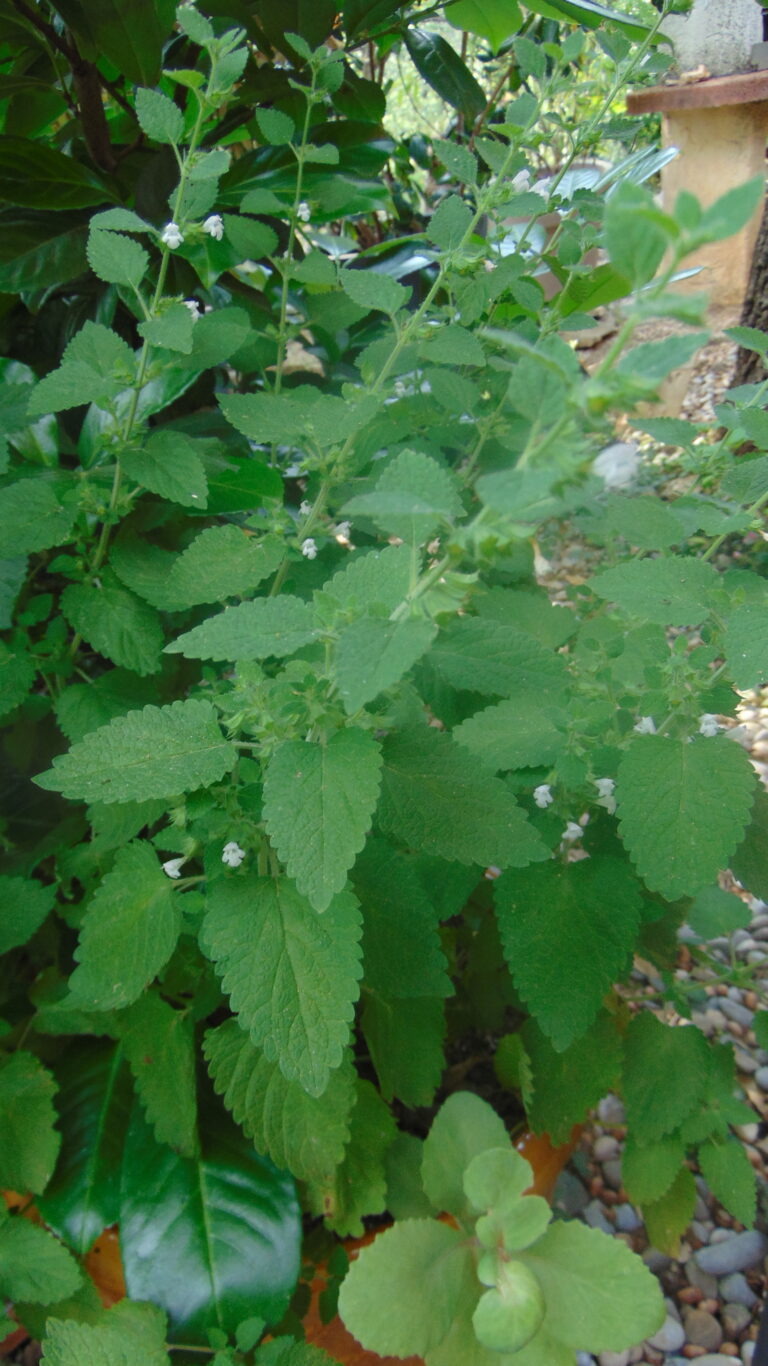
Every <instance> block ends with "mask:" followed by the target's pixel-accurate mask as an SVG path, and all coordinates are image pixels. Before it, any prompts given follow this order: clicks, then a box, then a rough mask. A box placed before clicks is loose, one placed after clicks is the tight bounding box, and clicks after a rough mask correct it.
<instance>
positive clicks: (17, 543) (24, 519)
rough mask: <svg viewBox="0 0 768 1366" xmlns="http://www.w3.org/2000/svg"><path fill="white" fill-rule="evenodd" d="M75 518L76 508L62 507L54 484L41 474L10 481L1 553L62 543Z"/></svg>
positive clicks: (5, 497)
mask: <svg viewBox="0 0 768 1366" xmlns="http://www.w3.org/2000/svg"><path fill="white" fill-rule="evenodd" d="M73 520H74V510H73V509H72V508H65V507H62V505H61V503H60V502H59V501H58V499H57V497H56V495H55V493H54V492H53V489H52V488H51V486H50V484H47V483H44V482H43V480H42V479H41V478H40V477H38V478H35V479H19V480H18V482H17V483H15V484H8V485H7V486H6V487H5V488H4V489H3V521H2V526H0V556H2V557H3V558H6V557H10V556H12V555H23V554H26V553H27V552H28V551H32V550H47V548H48V546H51V545H61V542H62V541H65V540H66V539H67V537H68V535H69V532H70V528H71V526H72V522H73Z"/></svg>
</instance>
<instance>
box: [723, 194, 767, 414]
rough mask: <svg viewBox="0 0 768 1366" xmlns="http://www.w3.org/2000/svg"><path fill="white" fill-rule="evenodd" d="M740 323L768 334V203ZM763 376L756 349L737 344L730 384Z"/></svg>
mask: <svg viewBox="0 0 768 1366" xmlns="http://www.w3.org/2000/svg"><path fill="white" fill-rule="evenodd" d="M741 323H742V326H743V327H756V328H758V329H759V330H760V331H761V332H766V333H768V204H767V205H766V208H765V210H764V212H763V221H762V223H761V224H760V232H759V233H758V237H757V241H756V243H755V251H754V255H753V257H752V269H751V270H750V273H749V284H748V286H747V297H746V299H745V300H744V307H743V309H742V312H741ZM766 378H768V374H766V369H765V366H764V364H763V362H762V360H761V358H760V356H758V354H757V352H756V351H746V350H745V349H744V347H743V346H740V347H739V351H738V355H737V356H736V369H735V371H734V374H733V379H732V380H731V384H732V386H734V387H735V386H736V385H737V384H760V383H761V382H762V380H764V379H766Z"/></svg>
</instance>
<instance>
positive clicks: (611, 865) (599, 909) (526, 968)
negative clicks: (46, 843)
mask: <svg viewBox="0 0 768 1366" xmlns="http://www.w3.org/2000/svg"><path fill="white" fill-rule="evenodd" d="M494 900H495V903H496V915H497V919H498V922H499V931H500V934H501V942H502V945H503V947H504V956H505V958H506V960H507V963H508V965H509V970H510V972H511V973H512V977H513V980H514V983H515V986H516V987H517V989H518V991H519V992H520V994H521V996H522V997H523V999H524V1001H525V1002H526V1003H527V1005H528V1007H529V1009H530V1011H531V1014H532V1015H533V1016H534V1018H535V1020H536V1022H537V1024H538V1025H539V1027H540V1028H541V1029H542V1030H543V1031H544V1033H545V1034H546V1035H547V1036H548V1037H549V1038H550V1039H551V1040H552V1044H553V1046H554V1047H555V1048H556V1049H557V1051H558V1052H562V1050H563V1049H566V1048H568V1047H569V1045H570V1044H572V1043H574V1042H575V1040H577V1039H579V1038H581V1036H582V1035H583V1034H585V1033H586V1031H587V1029H588V1028H589V1026H590V1025H591V1024H592V1021H593V1020H594V1018H595V1016H596V1015H597V1012H598V1011H599V1009H600V1005H601V1003H602V1001H603V998H604V996H605V995H606V993H607V992H608V991H609V990H610V988H611V987H612V986H613V984H614V982H615V981H616V980H617V979H618V978H619V977H621V976H623V975H624V973H625V971H626V970H627V969H628V968H629V966H630V964H631V956H632V949H633V947H634V943H635V940H636V938H637V932H638V928H639V925H640V915H641V910H642V904H643V897H642V888H641V886H640V884H639V882H638V881H637V879H636V878H634V877H633V876H632V873H631V872H630V870H629V869H628V868H627V866H626V865H625V864H623V863H620V862H619V860H618V859H612V858H610V857H608V858H605V859H603V860H597V859H583V860H581V861H580V862H577V863H561V862H560V861H559V860H558V861H554V860H553V861H550V862H549V863H547V864H544V865H542V866H541V867H537V868H528V869H526V870H524V871H521V872H518V871H515V872H514V873H507V874H506V875H505V876H504V877H501V878H499V879H498V880H497V882H496V883H495V884H494ZM553 944H556V945H557V946H558V948H557V953H556V954H555V953H553V952H552V945H553ZM564 962H567V963H568V972H567V973H565V974H564V973H563V967H562V965H563V963H564Z"/></svg>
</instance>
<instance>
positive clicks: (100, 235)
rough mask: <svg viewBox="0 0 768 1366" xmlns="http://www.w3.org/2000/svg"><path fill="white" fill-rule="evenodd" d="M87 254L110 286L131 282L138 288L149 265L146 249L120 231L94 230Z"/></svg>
mask: <svg viewBox="0 0 768 1366" xmlns="http://www.w3.org/2000/svg"><path fill="white" fill-rule="evenodd" d="M86 253H87V256H88V264H89V266H90V267H91V270H92V271H93V273H94V275H98V277H99V279H100V280H105V281H106V283H107V284H110V285H128V286H129V287H130V288H132V289H138V287H139V285H140V284H141V282H142V280H143V279H144V275H145V273H146V270H147V266H148V265H149V256H148V254H147V252H146V251H145V250H144V248H143V247H140V246H139V244H138V242H134V240H133V238H132V237H125V236H124V235H123V233H121V232H99V231H98V229H97V230H96V231H95V232H94V231H93V230H92V231H91V234H90V236H89V238H88V246H87V247H86Z"/></svg>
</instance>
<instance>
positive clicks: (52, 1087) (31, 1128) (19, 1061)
mask: <svg viewBox="0 0 768 1366" xmlns="http://www.w3.org/2000/svg"><path fill="white" fill-rule="evenodd" d="M8 881H10V879H8ZM18 881H21V879H20V878H19V879H18ZM57 1090H58V1087H57V1085H56V1082H55V1080H54V1078H53V1077H52V1076H51V1073H50V1072H49V1071H47V1069H46V1068H45V1067H43V1065H42V1063H40V1062H38V1060H37V1058H35V1057H34V1056H33V1055H32V1054H31V1053H24V1052H17V1053H13V1054H11V1055H10V1057H7V1058H6V1059H5V1060H4V1061H3V1063H2V1066H0V1182H2V1185H3V1187H4V1189H6V1190H18V1191H32V1192H33V1193H34V1194H35V1195H39V1194H40V1193H41V1192H42V1191H44V1190H45V1187H46V1185H47V1184H48V1182H49V1180H50V1178H51V1175H52V1173H53V1169H54V1167H55V1165H56V1158H57V1156H58V1152H59V1146H60V1144H61V1134H60V1133H58V1131H57V1130H56V1128H55V1127H54V1126H55V1123H56V1110H55V1109H54V1105H53V1097H54V1096H55V1094H56V1092H57ZM15 1298H25V1297H24V1296H21V1295H19V1296H16V1297H15ZM32 1298H34V1296H33V1297H32ZM49 1303H50V1301H49Z"/></svg>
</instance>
